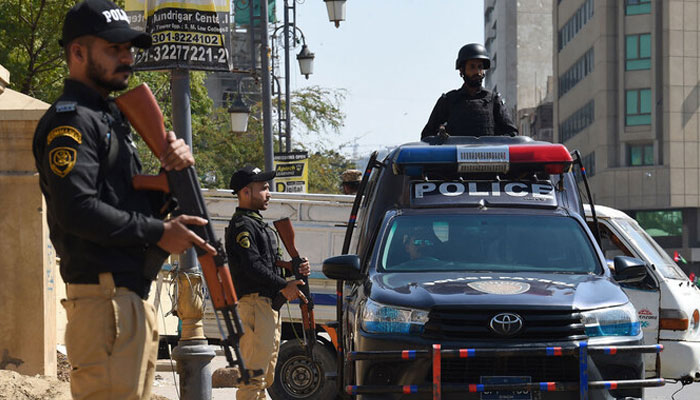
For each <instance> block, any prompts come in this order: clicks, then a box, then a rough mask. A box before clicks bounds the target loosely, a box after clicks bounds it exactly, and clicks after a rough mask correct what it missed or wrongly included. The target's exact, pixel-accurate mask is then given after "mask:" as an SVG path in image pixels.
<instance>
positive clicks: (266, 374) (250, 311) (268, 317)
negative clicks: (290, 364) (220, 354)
mask: <svg viewBox="0 0 700 400" xmlns="http://www.w3.org/2000/svg"><path fill="white" fill-rule="evenodd" d="M238 312H239V316H240V318H241V323H242V324H243V337H241V341H240V346H241V356H242V357H243V361H244V362H245V366H246V369H250V370H255V369H262V370H263V374H262V375H261V376H256V377H254V378H251V379H250V383H249V384H248V385H244V384H242V383H241V384H240V385H239V386H238V391H237V392H236V399H237V400H265V389H267V388H268V387H270V386H271V385H272V382H273V381H274V380H275V364H277V354H278V352H279V349H280V336H281V333H282V320H281V319H280V318H279V313H278V312H277V311H275V310H273V309H272V300H270V299H269V298H267V297H263V296H259V295H258V294H257V293H253V294H247V295H245V296H243V297H242V298H240V299H239V300H238Z"/></svg>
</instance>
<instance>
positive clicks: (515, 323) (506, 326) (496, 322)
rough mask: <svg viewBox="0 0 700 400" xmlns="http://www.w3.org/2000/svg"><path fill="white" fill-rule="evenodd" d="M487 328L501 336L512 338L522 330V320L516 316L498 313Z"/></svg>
mask: <svg viewBox="0 0 700 400" xmlns="http://www.w3.org/2000/svg"><path fill="white" fill-rule="evenodd" d="M489 326H490V327H491V330H492V331H494V332H496V333H498V334H499V335H501V336H513V335H515V334H516V333H518V332H520V330H521V329H523V319H522V318H520V316H519V315H518V314H513V313H500V314H497V315H496V316H494V317H493V318H491V322H490V323H489Z"/></svg>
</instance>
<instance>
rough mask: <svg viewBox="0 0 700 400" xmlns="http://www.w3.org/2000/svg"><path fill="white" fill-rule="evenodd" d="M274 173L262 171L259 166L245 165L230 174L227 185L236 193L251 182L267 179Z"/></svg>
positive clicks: (272, 176)
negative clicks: (229, 180)
mask: <svg viewBox="0 0 700 400" xmlns="http://www.w3.org/2000/svg"><path fill="white" fill-rule="evenodd" d="M275 173H276V172H275V171H268V172H262V171H261V170H260V168H256V167H253V166H250V165H247V166H245V167H243V168H241V169H239V170H238V171H236V172H234V173H233V175H231V182H230V183H229V187H230V188H231V190H233V192H234V193H237V192H238V191H239V190H241V189H243V188H244V187H246V186H248V184H249V183H251V182H264V181H269V180H270V179H272V178H274V177H275Z"/></svg>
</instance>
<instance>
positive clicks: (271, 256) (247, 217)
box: [226, 207, 287, 299]
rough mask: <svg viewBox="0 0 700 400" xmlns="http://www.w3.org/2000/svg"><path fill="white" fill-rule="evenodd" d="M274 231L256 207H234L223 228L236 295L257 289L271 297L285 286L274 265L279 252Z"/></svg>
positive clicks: (261, 293)
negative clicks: (231, 215)
mask: <svg viewBox="0 0 700 400" xmlns="http://www.w3.org/2000/svg"><path fill="white" fill-rule="evenodd" d="M278 243H279V240H278V238H277V232H276V231H275V230H274V229H272V227H270V226H269V225H268V224H267V223H265V221H263V218H262V216H261V215H260V213H258V212H257V211H253V210H248V209H245V208H240V207H238V208H236V212H235V213H234V214H233V217H231V221H230V222H229V226H228V229H227V230H226V253H227V255H228V260H229V265H230V268H231V277H232V278H233V283H234V284H235V286H236V293H237V294H238V296H244V295H246V294H250V293H258V294H260V295H261V296H265V297H269V298H270V299H274V298H275V295H276V294H277V292H279V291H280V290H282V289H283V288H284V287H285V286H287V281H286V279H284V278H283V277H282V271H280V268H279V267H277V266H275V262H276V261H277V260H279V259H280V257H281V253H280V248H279V246H278Z"/></svg>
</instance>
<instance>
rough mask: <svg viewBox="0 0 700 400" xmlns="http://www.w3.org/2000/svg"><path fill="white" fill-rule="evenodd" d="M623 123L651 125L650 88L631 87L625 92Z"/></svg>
mask: <svg viewBox="0 0 700 400" xmlns="http://www.w3.org/2000/svg"><path fill="white" fill-rule="evenodd" d="M626 95H627V96H626V97H627V108H626V113H625V125H627V126H636V125H651V89H633V90H628V91H627V92H626Z"/></svg>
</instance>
